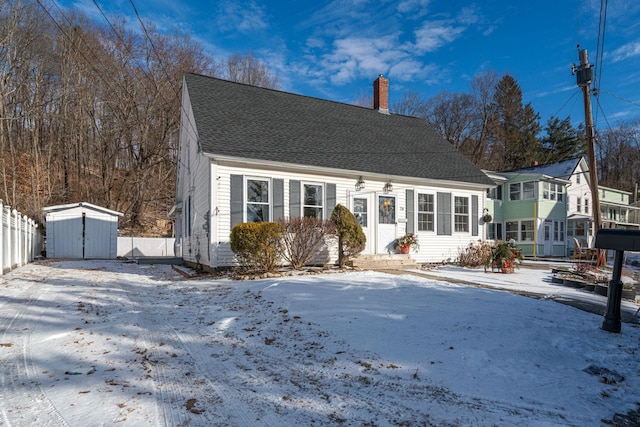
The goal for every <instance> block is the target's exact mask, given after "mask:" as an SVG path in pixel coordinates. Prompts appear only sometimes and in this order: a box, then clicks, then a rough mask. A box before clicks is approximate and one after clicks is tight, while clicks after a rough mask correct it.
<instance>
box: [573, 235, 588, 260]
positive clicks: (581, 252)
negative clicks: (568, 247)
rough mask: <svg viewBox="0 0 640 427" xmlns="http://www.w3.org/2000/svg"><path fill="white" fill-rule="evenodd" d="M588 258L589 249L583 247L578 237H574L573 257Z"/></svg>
mask: <svg viewBox="0 0 640 427" xmlns="http://www.w3.org/2000/svg"><path fill="white" fill-rule="evenodd" d="M586 258H587V250H586V249H583V248H582V245H581V244H580V242H579V241H578V239H576V238H575V237H574V238H573V259H586Z"/></svg>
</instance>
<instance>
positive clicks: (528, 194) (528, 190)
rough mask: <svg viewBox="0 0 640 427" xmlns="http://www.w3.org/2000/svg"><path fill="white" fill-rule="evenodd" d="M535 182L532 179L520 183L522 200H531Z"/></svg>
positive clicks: (533, 194)
mask: <svg viewBox="0 0 640 427" xmlns="http://www.w3.org/2000/svg"><path fill="white" fill-rule="evenodd" d="M535 188H536V183H535V182H533V181H529V182H523V183H522V200H531V199H533V198H534V196H535Z"/></svg>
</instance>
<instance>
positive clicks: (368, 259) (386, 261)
mask: <svg viewBox="0 0 640 427" xmlns="http://www.w3.org/2000/svg"><path fill="white" fill-rule="evenodd" d="M351 266H352V267H356V268H362V269H365V270H367V269H377V270H393V269H396V268H418V264H417V263H416V262H415V260H414V259H412V258H411V255H409V254H407V255H404V254H377V255H358V256H357V257H356V258H354V259H353V260H351Z"/></svg>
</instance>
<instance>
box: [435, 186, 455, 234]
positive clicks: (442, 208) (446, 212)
mask: <svg viewBox="0 0 640 427" xmlns="http://www.w3.org/2000/svg"><path fill="white" fill-rule="evenodd" d="M437 211H438V235H441V236H451V234H452V232H451V230H452V227H451V193H438V206H437Z"/></svg>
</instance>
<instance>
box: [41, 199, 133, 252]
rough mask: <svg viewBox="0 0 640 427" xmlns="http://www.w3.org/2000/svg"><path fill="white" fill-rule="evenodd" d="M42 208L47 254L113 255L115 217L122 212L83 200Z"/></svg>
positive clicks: (119, 215)
mask: <svg viewBox="0 0 640 427" xmlns="http://www.w3.org/2000/svg"><path fill="white" fill-rule="evenodd" d="M44 211H45V214H46V250H47V257H48V258H70V259H115V258H116V257H117V251H118V242H117V240H118V218H120V217H121V216H123V215H122V213H120V212H116V211H112V210H110V209H107V208H103V207H100V206H96V205H92V204H91V203H86V202H81V203H72V204H68V205H57V206H48V207H46V208H44Z"/></svg>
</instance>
